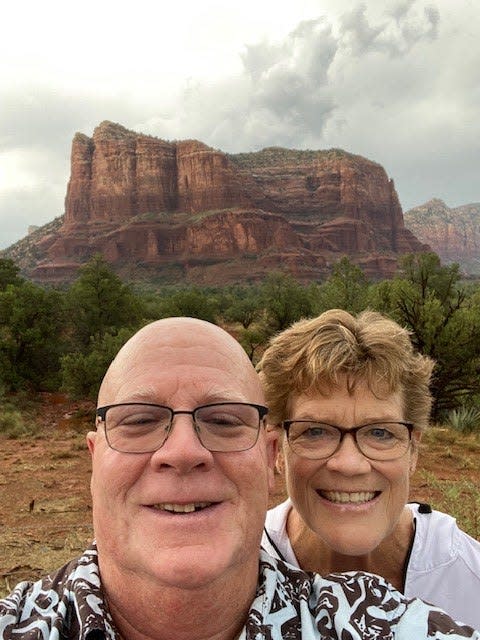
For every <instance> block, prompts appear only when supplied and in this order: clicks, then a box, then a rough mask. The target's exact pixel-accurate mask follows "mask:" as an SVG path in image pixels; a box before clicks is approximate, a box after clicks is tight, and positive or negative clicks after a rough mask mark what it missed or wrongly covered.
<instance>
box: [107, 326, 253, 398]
mask: <svg viewBox="0 0 480 640" xmlns="http://www.w3.org/2000/svg"><path fill="white" fill-rule="evenodd" d="M159 325H160V326H159ZM146 375H147V376H148V377H149V378H151V380H146ZM163 378H165V385H163V384H162V380H163ZM175 382H176V384H177V385H182V384H183V383H185V384H187V385H188V387H189V388H190V389H191V391H192V393H194V392H196V391H198V393H199V395H203V396H208V397H211V398H212V399H211V400H210V401H211V402H215V401H217V398H218V401H224V400H225V399H226V398H225V396H226V395H227V396H232V399H236V398H235V397H234V396H235V394H236V395H237V396H239V397H238V399H239V400H240V396H241V395H242V394H244V393H245V392H247V393H252V390H253V391H254V392H255V391H256V388H257V387H260V383H259V381H258V378H257V374H256V373H255V371H254V369H253V365H252V364H251V363H250V361H249V359H248V356H247V355H246V353H245V351H244V350H243V349H242V347H241V346H240V345H239V343H238V342H237V341H236V340H235V339H234V338H233V337H231V336H230V335H229V334H227V333H226V332H225V331H223V330H222V329H220V328H219V327H216V326H214V325H209V324H208V323H203V322H200V321H199V322H198V323H195V322H193V323H191V322H186V323H185V322H179V323H178V324H177V323H171V322H170V323H167V322H166V323H154V324H153V325H150V326H149V327H147V328H146V329H144V330H141V331H140V332H139V333H138V334H137V335H136V336H134V338H132V339H131V340H130V341H129V342H128V343H127V344H126V345H125V346H124V347H123V348H122V349H121V350H120V352H119V353H118V355H117V357H116V358H115V360H114V361H113V363H112V365H111V366H110V368H109V370H108V372H107V374H106V376H105V378H104V381H103V383H102V387H101V390H100V396H101V402H102V403H103V402H107V403H109V402H112V401H113V400H112V397H115V401H116V402H118V401H119V399H118V394H119V393H120V394H121V395H122V396H125V398H124V399H123V398H122V401H124V400H126V399H127V398H128V400H129V401H136V400H134V397H135V398H137V397H138V401H142V400H143V401H147V400H150V401H153V399H154V398H156V397H159V396H161V395H162V394H164V393H167V394H168V393H173V392H174V387H175ZM252 385H253V389H252ZM168 387H170V389H168ZM99 400H100V398H99Z"/></svg>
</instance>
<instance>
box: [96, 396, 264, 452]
mask: <svg viewBox="0 0 480 640" xmlns="http://www.w3.org/2000/svg"><path fill="white" fill-rule="evenodd" d="M239 404H240V405H245V406H249V407H253V408H254V409H256V410H257V411H258V427H257V431H256V437H255V440H254V442H253V443H252V444H251V445H250V446H249V447H247V448H245V449H231V450H228V451H222V450H212V449H209V448H208V447H206V446H205V445H204V444H203V442H202V439H201V437H200V430H199V427H198V425H197V423H196V421H195V414H196V412H197V411H198V410H199V409H208V408H209V407H219V406H220V407H223V406H225V405H239ZM128 406H137V407H157V408H159V409H167V410H168V411H169V412H170V421H169V424H168V429H167V436H166V438H165V440H164V441H163V442H162V444H161V445H160V446H159V447H157V448H156V449H152V450H147V451H123V450H122V449H117V448H115V447H113V446H112V445H111V444H110V440H109V439H108V432H107V420H106V416H107V412H108V410H109V409H112V408H114V407H128ZM267 413H268V407H265V406H264V405H261V404H255V403H254V402H212V403H209V404H202V405H199V406H198V407H195V409H192V410H191V411H187V410H183V409H182V410H179V411H175V410H174V409H172V408H171V407H167V406H166V405H163V404H157V403H155V402H118V403H114V404H107V405H104V406H102V407H97V408H96V410H95V416H96V417H97V418H99V419H100V421H101V422H102V423H103V430H104V432H105V439H106V441H107V444H108V446H109V447H110V448H111V449H113V450H114V451H118V452H120V453H134V454H135V453H154V452H155V451H158V450H159V449H161V448H162V447H163V445H164V444H165V443H166V441H167V440H168V438H169V436H170V433H171V432H172V430H173V421H174V418H175V416H177V415H182V414H183V415H189V416H192V422H193V426H194V431H195V433H196V434H197V438H198V440H199V442H200V444H201V445H202V447H204V448H205V449H207V451H210V452H211V453H237V452H240V451H248V450H249V449H252V448H253V447H254V446H255V445H256V443H257V441H258V435H259V433H260V427H261V426H262V424H263V425H265V420H264V418H265V416H266V415H267Z"/></svg>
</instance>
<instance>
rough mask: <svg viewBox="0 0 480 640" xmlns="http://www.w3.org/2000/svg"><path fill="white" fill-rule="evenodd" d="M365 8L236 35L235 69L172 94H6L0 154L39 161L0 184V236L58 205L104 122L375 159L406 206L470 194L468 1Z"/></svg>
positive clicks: (472, 93) (473, 86) (237, 147)
mask: <svg viewBox="0 0 480 640" xmlns="http://www.w3.org/2000/svg"><path fill="white" fill-rule="evenodd" d="M442 3H443V9H442ZM374 4H375V3H373V2H369V3H357V4H353V5H350V4H349V3H347V2H345V3H343V5H342V6H345V7H347V9H346V11H344V13H343V14H342V15H340V16H339V17H338V19H334V18H333V17H332V18H327V17H325V16H321V17H317V18H314V19H309V20H304V21H302V22H300V23H298V24H297V25H296V26H295V27H294V28H293V29H291V31H290V32H289V33H288V34H287V35H285V36H284V37H283V38H281V39H277V40H267V39H262V40H260V41H257V42H255V41H254V42H251V43H248V44H246V45H245V46H244V49H243V51H242V52H240V53H239V62H240V66H239V69H238V70H237V71H236V72H235V73H233V72H232V73H231V74H230V76H223V78H222V79H218V78H217V79H215V80H211V81H207V80H202V81H199V80H197V79H195V78H190V79H188V80H186V81H185V83H184V85H183V90H182V91H181V92H180V93H179V94H178V96H177V94H175V96H174V98H173V97H172V95H168V96H167V95H166V94H165V92H162V89H163V88H162V85H161V84H159V86H158V91H157V93H155V92H154V91H152V95H153V96H154V98H153V99H152V95H151V96H150V98H148V99H143V98H142V96H141V95H134V94H133V93H132V92H130V91H129V88H128V82H126V84H125V86H124V87H123V88H120V89H118V90H116V92H115V93H113V92H110V93H107V94H105V96H103V97H102V96H99V95H97V94H95V93H94V92H93V91H92V92H91V93H87V92H86V91H84V92H83V93H81V92H79V94H78V95H73V94H66V92H65V91H63V90H62V88H59V87H55V86H52V87H38V88H35V87H29V88H28V90H27V89H26V88H25V87H23V88H16V89H14V90H10V92H8V90H7V91H4V92H3V94H2V101H1V102H0V144H1V149H0V152H3V153H8V152H12V153H13V152H19V151H22V153H23V152H25V157H26V158H28V157H30V158H31V159H33V158H37V165H36V167H34V166H33V164H34V163H33V160H31V161H30V160H29V161H28V162H29V167H28V170H29V175H30V174H32V175H33V174H34V173H35V175H36V181H37V183H38V186H37V187H36V186H35V184H34V183H35V180H33V181H31V182H30V184H29V186H28V189H27V188H25V190H24V192H23V194H22V193H21V191H15V193H14V192H13V191H12V189H10V191H6V190H5V189H4V190H3V192H0V222H1V225H2V228H3V229H4V234H5V233H6V232H7V230H8V233H9V234H10V235H9V240H10V236H12V237H13V235H14V228H16V229H17V233H18V237H20V236H21V235H24V234H25V226H24V223H23V221H25V222H27V221H28V224H31V223H35V222H36V220H41V221H42V222H43V221H46V220H51V219H53V218H54V217H56V216H57V215H60V214H61V213H63V198H64V195H65V191H66V185H67V179H68V165H69V157H68V156H69V153H70V144H71V140H72V137H73V134H74V133H75V131H82V132H84V133H86V134H87V135H91V134H92V131H93V128H94V127H95V126H96V125H97V124H99V122H101V121H102V120H105V119H108V120H113V121H116V122H120V123H121V124H123V125H124V126H126V127H129V128H131V129H134V130H136V131H141V132H143V133H149V134H151V135H155V136H159V137H161V138H164V139H167V140H172V139H185V138H197V139H200V140H202V141H204V142H206V143H207V144H209V145H211V146H213V147H216V148H219V149H222V150H225V151H229V152H240V151H250V150H257V149H260V148H263V147H266V146H288V147H292V148H330V147H342V148H344V149H346V150H348V151H352V152H354V153H359V154H361V155H365V156H367V157H369V158H371V159H373V160H376V161H378V162H380V163H382V164H383V165H384V166H385V168H386V169H387V172H388V173H389V174H390V175H391V176H392V177H393V178H394V179H395V182H396V185H397V189H398V190H399V195H400V199H401V201H402V204H403V205H404V207H405V208H408V207H409V206H414V205H416V204H420V203H421V202H424V201H425V200H427V199H429V198H431V197H434V196H435V197H442V198H443V199H445V200H446V201H447V204H449V206H456V205H457V204H462V203H464V202H468V201H473V200H475V199H478V198H479V196H478V187H477V185H478V180H477V179H476V174H477V173H478V171H477V170H476V167H478V164H479V162H480V150H479V146H478V144H477V142H476V141H477V140H478V138H479V137H480V124H479V122H478V118H477V113H478V107H479V101H480V98H479V94H478V80H477V76H478V62H479V54H478V51H479V44H478V43H479V41H480V38H479V37H478V27H477V26H476V25H477V23H476V22H475V21H473V20H471V19H470V17H469V13H468V10H467V9H468V6H469V5H468V4H466V3H462V7H463V9H462V12H456V13H453V12H452V11H453V10H452V11H451V12H450V14H449V15H448V18H447V17H446V15H447V14H445V11H444V9H445V2H444V0H431V1H427V0H390V1H388V0H385V2H384V3H382V4H380V3H378V5H377V6H376V8H377V9H378V10H377V12H376V13H374V12H372V11H371V9H372V6H373V5H374ZM439 7H440V9H439ZM444 14H445V15H444ZM154 88H155V79H152V89H154ZM15 188H16V187H15ZM17 205H18V206H17ZM12 211H19V214H18V216H17V222H15V219H12ZM15 225H17V226H16V227H15ZM19 229H22V231H23V233H22V232H20V231H18V230H19ZM7 244H8V242H7V241H6V236H5V235H4V236H3V237H0V246H6V245H7Z"/></svg>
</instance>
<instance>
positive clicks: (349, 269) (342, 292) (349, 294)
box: [314, 256, 369, 314]
mask: <svg viewBox="0 0 480 640" xmlns="http://www.w3.org/2000/svg"><path fill="white" fill-rule="evenodd" d="M368 289H369V284H368V281H367V278H366V277H365V274H364V273H363V271H362V270H361V269H360V267H358V266H357V265H354V264H353V263H352V262H350V260H349V259H348V258H347V257H345V256H344V257H343V258H342V259H341V260H339V261H338V262H337V263H336V264H335V265H334V266H333V269H332V275H331V276H330V277H329V278H328V279H327V281H326V282H325V283H324V284H322V285H321V286H320V287H319V288H318V296H317V298H316V300H315V303H314V306H315V312H316V313H322V312H323V311H326V310H327V309H345V311H349V312H350V313H353V314H356V313H358V312H359V311H362V310H363V309H364V308H365V307H366V306H367V304H368V303H367V300H368Z"/></svg>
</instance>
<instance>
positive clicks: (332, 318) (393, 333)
mask: <svg viewBox="0 0 480 640" xmlns="http://www.w3.org/2000/svg"><path fill="white" fill-rule="evenodd" d="M433 366H434V363H433V360H431V359H430V358H428V357H427V356H423V355H421V354H419V353H417V352H415V350H414V349H413V346H412V342H411V340H410V334H409V332H408V331H407V330H406V329H404V328H402V327H401V326H400V325H399V324H397V323H396V322H394V321H393V320H391V319H390V318H387V317H385V316H383V315H382V314H380V313H377V312H375V311H363V312H362V313H360V314H359V315H358V316H357V317H354V316H352V315H351V314H350V313H348V312H346V311H342V310H341V309H331V310H330V311H326V312H325V313H322V314H321V315H319V316H318V317H317V318H312V319H308V320H300V321H299V322H296V323H294V324H293V325H292V326H291V327H289V328H288V329H285V331H282V333H279V334H278V335H276V336H274V337H273V338H272V339H271V340H270V343H269V346H268V347H267V349H266V351H265V353H264V354H263V357H262V359H261V361H260V362H259V363H258V365H257V370H258V372H259V374H260V378H261V380H262V384H263V386H264V390H265V395H266V400H267V404H268V407H269V410H270V411H269V421H270V422H271V423H273V424H278V423H280V422H281V421H282V420H286V419H288V418H289V417H290V416H289V415H288V410H289V400H290V398H291V396H292V395H294V394H295V395H296V394H299V393H306V394H309V393H315V392H318V388H319V387H324V386H325V385H326V386H335V385H337V384H338V382H339V376H343V375H346V376H347V381H348V384H349V386H350V387H352V388H353V387H354V386H355V383H356V382H357V381H359V380H365V381H366V383H367V384H368V387H369V388H370V390H371V391H372V392H373V393H376V394H383V395H385V393H386V394H388V395H389V394H390V393H395V392H398V391H400V392H401V394H402V398H403V402H404V416H403V417H404V419H405V420H407V421H408V422H412V423H413V424H414V425H415V428H416V429H418V430H420V431H423V430H424V429H425V428H426V427H427V425H428V419H429V415H430V409H431V405H432V395H431V393H430V389H429V384H430V378H431V374H432V369H433Z"/></svg>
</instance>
